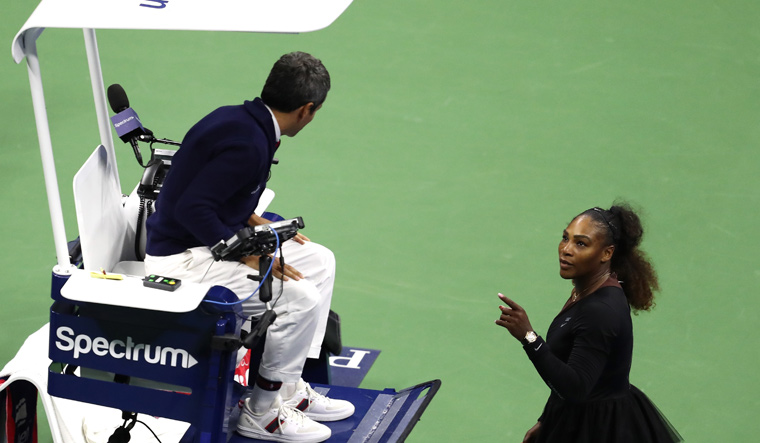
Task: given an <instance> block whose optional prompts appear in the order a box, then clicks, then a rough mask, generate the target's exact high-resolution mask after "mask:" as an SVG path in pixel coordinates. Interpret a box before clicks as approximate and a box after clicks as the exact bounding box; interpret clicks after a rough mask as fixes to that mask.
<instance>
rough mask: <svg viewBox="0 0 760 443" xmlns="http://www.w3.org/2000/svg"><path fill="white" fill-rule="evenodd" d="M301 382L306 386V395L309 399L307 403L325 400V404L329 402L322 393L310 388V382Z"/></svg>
mask: <svg viewBox="0 0 760 443" xmlns="http://www.w3.org/2000/svg"><path fill="white" fill-rule="evenodd" d="M303 384H304V385H305V386H306V395H307V398H308V400H309V404H312V403H317V402H325V403H327V404H330V398H329V397H325V396H324V395H322V394H320V393H319V392H317V391H315V390H314V389H312V387H311V385H310V384H308V383H306V382H303Z"/></svg>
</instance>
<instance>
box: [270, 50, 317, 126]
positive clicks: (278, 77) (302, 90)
mask: <svg viewBox="0 0 760 443" xmlns="http://www.w3.org/2000/svg"><path fill="white" fill-rule="evenodd" d="M329 90H330V74H329V73H328V72H327V69H326V68H325V66H324V65H323V64H322V62H321V61H320V60H319V59H318V58H315V57H314V56H312V55H310V54H307V53H305V52H291V53H289V54H285V55H283V56H282V57H280V59H279V60H277V62H276V63H275V64H274V66H273V67H272V71H271V72H270V73H269V77H268V78H267V81H266V83H265V84H264V89H262V91H261V99H262V100H263V101H264V103H266V105H267V106H269V107H270V108H272V109H276V110H278V111H280V112H291V111H294V110H296V109H298V108H300V107H301V106H303V105H305V104H307V103H309V102H311V103H314V106H313V107H312V108H311V109H310V111H311V112H312V113H313V112H314V111H315V110H316V109H317V108H318V107H319V105H321V104H322V103H323V102H324V101H325V99H326V98H327V91H329Z"/></svg>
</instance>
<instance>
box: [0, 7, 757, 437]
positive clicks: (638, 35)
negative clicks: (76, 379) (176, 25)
mask: <svg viewBox="0 0 760 443" xmlns="http://www.w3.org/2000/svg"><path fill="white" fill-rule="evenodd" d="M34 7H35V4H34V2H31V1H24V2H10V1H5V2H4V5H3V8H2V9H3V18H2V23H1V24H0V31H1V32H0V41H4V42H5V44H6V45H7V46H6V48H7V52H6V53H5V58H4V59H2V60H4V62H2V63H0V76H1V77H2V82H1V83H0V88H1V89H0V91H1V93H0V94H1V95H0V97H2V100H0V101H1V104H0V122H1V123H0V128H1V131H2V132H1V134H2V142H1V146H0V172H1V173H0V185H2V191H0V199H1V200H0V205H2V208H3V210H4V214H3V217H2V218H1V219H0V228H1V229H2V231H1V232H2V243H3V245H4V248H3V249H4V251H3V254H2V256H1V257H0V269H2V280H1V281H0V303H1V304H0V306H2V309H0V325H1V326H0V327H1V328H2V329H1V331H2V333H0V364H4V363H5V362H7V361H8V360H9V359H10V358H12V357H13V355H14V353H15V352H16V350H17V349H18V347H19V346H20V345H21V343H22V342H23V340H24V338H25V337H26V336H27V335H28V334H30V333H31V332H33V331H35V330H36V329H38V328H39V327H40V326H42V325H43V324H44V323H45V322H46V321H47V312H48V307H49V303H50V300H49V298H48V297H49V279H50V272H51V268H52V266H53V265H54V263H55V257H54V251H53V247H52V233H51V229H50V220H49V216H48V211H47V202H46V198H45V193H44V186H43V181H42V171H41V166H40V161H39V151H38V147H37V146H38V145H37V138H36V130H35V125H34V118H33V114H32V106H31V98H30V92H29V83H28V79H27V74H26V68H25V66H24V65H23V64H22V65H15V64H14V63H13V61H12V59H11V56H10V44H11V41H12V38H13V36H14V35H15V33H16V32H17V31H18V30H19V29H20V27H21V26H22V24H23V23H24V21H25V20H26V18H27V17H28V16H29V15H30V14H31V12H32V10H33V9H34ZM759 19H760V4H758V3H757V2H756V1H746V0H744V1H735V2H715V1H710V0H694V1H690V2H655V1H651V0H644V1H639V2H633V3H632V2H627V3H622V2H602V1H572V2H567V1H565V2H550V1H544V0H532V1H491V0H484V1H479V2H471V3H463V2H456V1H450V0H439V1H429V0H416V1H400V0H386V1H382V2H380V1H362V0H357V1H356V2H355V3H354V4H353V5H351V6H350V7H349V8H348V10H347V11H346V13H345V14H344V15H343V16H342V17H340V18H339V19H338V20H337V22H335V23H334V25H333V26H331V27H329V28H327V29H325V30H322V31H319V32H315V33H309V34H303V35H261V34H237V33H228V34H227V33H188V32H129V31H105V30H104V31H100V32H98V40H99V43H100V49H101V57H102V65H103V72H104V79H105V82H106V84H111V83H120V84H122V85H123V86H124V88H125V89H126V90H127V92H128V94H129V97H130V100H131V101H132V104H133V106H134V107H135V108H136V109H137V111H138V112H139V113H140V116H141V118H142V119H143V121H144V122H145V123H146V125H147V126H149V127H150V128H151V129H153V130H154V131H156V132H157V133H159V134H160V135H161V136H164V137H168V138H181V137H182V136H183V135H184V133H185V131H186V130H187V129H188V128H189V127H190V126H191V125H192V124H193V123H194V122H195V121H197V120H198V119H199V118H200V117H201V116H203V115H204V114H205V113H207V112H208V111H210V110H211V109H213V108H215V107H217V106H220V105H225V104H233V103H239V102H241V101H242V100H245V99H250V98H252V97H254V96H256V95H257V94H258V92H259V91H260V86H261V84H262V82H263V81H264V79H265V77H266V74H267V72H268V70H269V68H270V67H271V65H272V63H273V62H274V60H275V59H276V58H277V57H279V55H281V54H282V53H285V52H288V51H292V50H303V51H308V52H312V53H313V54H315V55H316V56H318V57H320V58H321V59H322V60H323V61H324V63H325V65H326V66H327V67H328V69H329V70H330V72H331V75H332V78H333V90H332V91H331V93H330V96H329V99H328V101H327V102H326V104H325V106H324V108H323V110H322V111H320V113H319V115H318V116H317V118H316V120H315V121H314V123H313V124H312V125H310V126H309V127H308V128H307V129H306V130H304V131H303V132H302V133H301V134H300V135H299V136H298V137H296V138H294V139H288V140H285V143H284V144H283V146H282V148H281V151H280V155H279V157H280V160H281V163H280V165H279V166H277V167H276V168H275V171H274V174H273V178H272V181H271V182H270V184H271V187H272V188H274V189H275V191H276V192H277V198H276V200H275V202H274V203H273V208H274V209H275V210H277V211H278V212H280V213H283V214H286V215H289V216H295V215H300V216H303V217H304V218H305V220H306V221H307V224H308V229H307V231H306V233H307V234H308V235H309V236H310V237H311V238H312V239H313V240H315V241H318V242H321V243H324V244H326V245H328V246H330V247H331V248H332V249H333V250H334V251H335V253H336V255H337V257H338V260H339V271H338V280H337V287H336V295H335V301H334V308H335V309H336V310H337V311H338V312H339V313H340V314H341V316H342V319H343V333H344V342H345V343H346V344H348V345H354V346H361V347H371V348H378V349H382V354H381V356H380V358H379V360H378V361H377V363H376V364H375V367H374V368H373V369H372V371H371V372H370V373H369V376H368V377H367V379H366V380H365V382H364V384H363V387H367V388H373V389H382V388H385V387H396V388H403V387H406V386H410V385H413V384H415V383H418V382H421V381H425V380H429V379H433V378H440V379H442V380H443V386H442V389H441V390H440V391H439V394H438V395H437V396H436V398H435V400H434V401H433V403H432V404H431V406H430V407H429V409H428V410H427V412H426V413H425V415H424V416H423V420H422V422H421V423H420V424H419V425H418V426H417V428H416V429H415V431H414V432H413V433H412V435H411V437H410V439H409V441H413V442H439V441H467V442H469V441H511V442H517V441H520V440H521V438H522V435H523V434H524V432H525V431H526V430H527V429H528V428H529V427H530V426H532V425H533V424H534V423H535V419H536V417H537V416H538V415H539V413H540V409H541V407H542V405H543V402H544V401H545V398H546V396H547V395H548V389H547V388H546V386H545V385H544V384H543V382H542V381H541V379H540V378H539V377H538V375H537V374H536V373H535V371H534V370H533V368H532V366H531V364H530V363H529V361H528V360H527V358H526V357H525V355H524V354H523V352H522V350H521V349H520V346H519V345H518V343H517V342H516V341H514V340H513V339H512V338H511V337H509V336H508V335H507V334H506V332H505V331H504V330H503V329H500V328H497V327H496V326H494V324H493V320H494V319H495V318H496V316H497V314H498V310H497V306H498V304H499V301H498V299H497V298H496V293H497V292H504V293H506V294H508V295H510V296H512V297H513V298H514V299H516V300H518V301H519V302H521V303H522V305H523V306H524V307H525V308H526V309H527V310H528V312H529V314H530V315H531V319H532V323H533V325H534V326H535V327H536V328H537V329H538V330H539V332H545V330H546V327H547V325H548V323H549V322H550V320H551V319H552V318H553V316H554V315H555V314H556V312H557V311H558V310H559V308H560V307H561V305H562V303H563V300H564V299H565V297H566V296H567V295H568V293H569V291H570V285H569V283H568V282H565V281H563V280H561V279H560V278H559V277H558V269H557V257H556V249H555V248H556V244H557V242H558V240H559V238H560V234H561V231H562V229H563V228H564V227H565V225H566V223H567V222H568V221H569V220H570V219H571V218H572V217H573V216H574V215H575V214H577V213H578V212H580V211H582V210H584V209H586V208H588V207H591V206H595V205H609V204H610V203H611V202H612V201H613V200H614V199H615V198H618V197H622V198H625V199H628V200H630V201H631V202H633V203H635V204H637V205H639V206H641V207H642V208H643V210H644V218H645V221H646V227H647V235H646V238H645V241H644V247H645V248H646V250H647V251H648V252H649V254H650V256H651V257H652V259H653V260H654V262H655V264H656V266H657V270H658V271H659V274H660V278H661V283H662V292H661V294H660V295H659V298H658V305H657V307H656V309H655V310H654V311H653V312H652V313H645V314H641V315H639V316H637V317H635V319H634V325H635V333H636V348H635V354H634V364H633V371H632V375H631V379H632V381H633V382H634V383H635V384H637V385H638V386H639V387H641V388H642V389H643V390H644V391H645V392H647V393H648V394H649V395H650V397H652V398H653V400H654V401H655V402H656V403H657V404H658V405H659V406H660V407H661V408H662V410H663V411H664V412H665V413H666V415H667V416H668V417H669V418H670V419H671V420H672V422H673V423H674V425H675V426H676V427H677V428H678V429H679V430H680V431H681V433H682V434H683V436H684V437H685V438H686V439H687V441H690V442H713V441H746V442H749V441H755V440H756V439H757V436H758V435H760V425H759V424H758V423H760V422H758V420H757V419H756V417H755V416H756V413H757V411H758V410H760V403H759V402H760V400H758V399H759V398H760V379H759V377H758V375H757V371H758V369H757V367H758V363H760V362H758V357H757V351H758V343H759V341H758V339H757V335H756V334H755V330H756V327H757V324H758V309H760V302H758V296H759V295H760V291H759V289H760V284H759V283H760V265H758V244H760V241H759V240H760V236H759V235H758V224H757V221H756V220H757V216H758V209H757V208H758V204H760V196H759V194H758V187H759V185H760V178H759V177H760V167H759V160H760V155H759V154H758V144H759V142H760V131H759V129H758V128H759V126H758V118H759V117H760V112H759V111H760V107H759V106H758V100H759V99H760V87H759V85H760V54H759V53H758V47H760V31H758V30H759V29H760V27H758V23H759ZM39 50H40V59H41V60H42V70H43V79H44V82H45V92H46V97H47V106H48V114H49V118H50V125H51V132H52V138H53V144H54V149H55V152H56V163H57V166H58V172H59V180H60V184H61V189H62V192H63V205H64V210H65V212H66V229H67V233H68V236H69V237H71V238H73V237H75V236H76V235H77V227H76V220H75V217H74V209H73V203H72V197H71V178H72V176H73V174H74V173H75V171H76V170H77V169H78V167H79V166H80V165H81V164H82V162H83V161H84V160H85V159H86V158H87V156H88V155H89V153H90V152H92V150H93V149H94V147H95V146H96V144H97V143H98V132H97V127H96V123H95V116H94V110H93V101H92V93H91V90H90V86H89V74H88V70H87V66H86V61H85V53H84V44H83V37H82V32H81V31H79V30H57V29H48V30H46V31H45V32H44V33H43V35H42V36H41V38H40V40H39ZM117 148H118V149H119V154H118V155H119V158H118V162H119V167H120V170H121V177H122V183H124V187H125V189H124V191H125V192H130V191H131V188H132V186H134V184H136V183H137V180H138V178H139V175H140V170H139V168H138V166H137V165H136V163H135V161H134V159H133V157H132V154H131V150H130V149H128V148H127V147H126V146H124V145H122V144H121V143H119V144H118V146H117ZM41 437H42V441H45V439H49V438H50V437H49V431H47V430H45V429H42V430H41Z"/></svg>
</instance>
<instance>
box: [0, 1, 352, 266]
mask: <svg viewBox="0 0 760 443" xmlns="http://www.w3.org/2000/svg"><path fill="white" fill-rule="evenodd" d="M351 1H352V0H41V1H40V4H39V5H38V6H37V9H35V11H34V12H33V13H32V15H31V16H30V17H29V20H27V21H26V23H25V24H24V26H23V27H22V28H21V30H20V31H19V32H18V34H16V37H15V38H14V39H13V43H12V46H11V50H12V52H13V59H14V60H15V61H16V63H21V61H22V60H23V59H24V58H26V64H27V70H28V72H29V84H30V87H31V91H32V104H33V105H34V117H35V120H36V123H37V136H38V138H39V142H40V154H41V158H42V170H43V173H44V176H45V187H46V189H47V195H48V205H49V207H50V218H51V221H52V224H53V240H54V242H55V248H56V256H57V258H58V265H57V266H56V267H54V268H53V272H54V273H56V274H71V272H72V271H73V269H74V267H73V266H72V265H71V263H70V262H69V257H68V247H67V240H66V230H65V227H64V223H63V210H62V208H61V198H60V192H59V190H58V179H57V174H56V171H55V161H54V159H53V144H52V141H51V139H50V126H49V123H48V118H47V111H46V106H45V95H44V92H43V87H42V76H41V70H40V63H39V57H38V54H37V38H38V37H39V36H40V34H41V33H42V31H43V30H44V29H45V28H81V29H82V30H83V32H84V39H85V48H86V49H87V61H88V65H89V67H90V81H91V83H92V92H93V98H94V101H95V111H96V112H95V113H96V116H97V118H98V130H99V132H100V140H101V144H102V145H103V146H104V147H105V149H106V152H107V156H108V157H109V158H110V159H111V161H112V162H113V165H114V168H115V165H116V156H115V154H114V146H113V139H112V134H111V128H110V124H109V119H108V106H107V104H106V92H105V85H104V84H103V74H102V71H101V67H100V56H99V51H98V47H97V41H96V38H95V30H96V29H135V30H140V29H151V30H183V31H239V32H268V33H300V32H310V31H316V30H319V29H322V28H325V27H327V26H329V25H330V24H331V23H332V22H334V21H335V19H337V18H338V17H339V16H340V15H341V14H342V13H343V11H345V10H346V8H348V6H349V5H350V4H351ZM127 43H128V42H127ZM116 177H117V180H118V174H117V175H116ZM117 189H120V185H119V184H118V183H117Z"/></svg>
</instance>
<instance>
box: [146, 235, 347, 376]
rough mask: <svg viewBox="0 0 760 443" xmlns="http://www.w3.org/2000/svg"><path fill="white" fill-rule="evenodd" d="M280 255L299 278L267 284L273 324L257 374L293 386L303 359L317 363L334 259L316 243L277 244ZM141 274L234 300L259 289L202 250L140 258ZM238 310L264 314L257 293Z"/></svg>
mask: <svg viewBox="0 0 760 443" xmlns="http://www.w3.org/2000/svg"><path fill="white" fill-rule="evenodd" d="M282 252H283V254H282V255H283V257H284V258H285V263H286V264H288V265H291V266H293V267H294V268H296V269H297V270H298V271H300V272H301V274H303V276H304V278H302V279H301V280H298V281H295V280H293V279H290V280H288V281H286V282H284V286H282V285H283V282H282V281H281V280H279V279H277V278H275V279H274V281H273V282H272V303H273V304H274V311H275V312H276V313H277V319H276V320H275V321H274V323H273V324H272V325H271V326H270V327H269V330H268V331H267V339H266V344H265V346H264V354H263V356H262V358H261V365H260V366H259V374H260V375H261V376H262V377H264V378H266V379H267V380H271V381H279V382H283V383H295V382H297V381H298V379H299V378H300V377H301V372H302V371H303V366H304V363H305V362H306V358H307V357H308V358H318V357H319V353H320V350H321V347H322V340H323V338H324V335H325V329H326V327H327V316H328V314H329V312H330V302H331V300H332V292H333V285H334V283H335V256H334V255H333V253H332V251H330V250H329V249H327V248H326V247H324V246H322V245H319V244H317V243H313V242H306V243H305V244H303V245H301V244H299V243H297V242H295V241H293V240H289V241H286V242H285V243H283V245H282ZM278 253H279V251H278ZM277 260H278V261H279V256H278V257H277ZM145 272H146V274H157V275H164V276H167V277H173V278H178V279H180V280H185V281H188V282H196V283H205V284H211V285H220V286H225V287H227V288H228V289H230V290H231V291H233V292H234V293H235V294H236V295H237V296H238V297H239V298H240V299H244V298H246V297H248V296H249V295H251V293H253V291H254V290H256V287H257V286H258V284H259V283H258V282H256V281H253V280H250V279H249V278H248V276H249V275H256V274H258V272H257V271H256V270H255V269H252V268H250V267H248V266H246V265H245V264H243V263H239V262H232V261H218V262H217V261H214V258H213V256H212V255H211V251H210V250H209V248H207V247H205V246H204V247H197V248H191V249H188V250H187V251H185V252H182V253H180V254H175V255H169V256H166V257H156V256H146V257H145ZM263 272H266V270H262V273H263ZM204 275H205V277H204ZM280 288H282V296H280ZM278 297H279V298H278ZM275 300H276V303H275ZM242 305H243V313H244V314H245V315H246V316H253V317H259V316H261V315H262V314H263V313H264V311H265V310H266V306H265V305H264V303H262V302H261V301H260V300H259V294H258V293H256V295H254V296H253V297H251V298H249V299H248V300H246V301H245V302H243V304H242Z"/></svg>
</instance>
